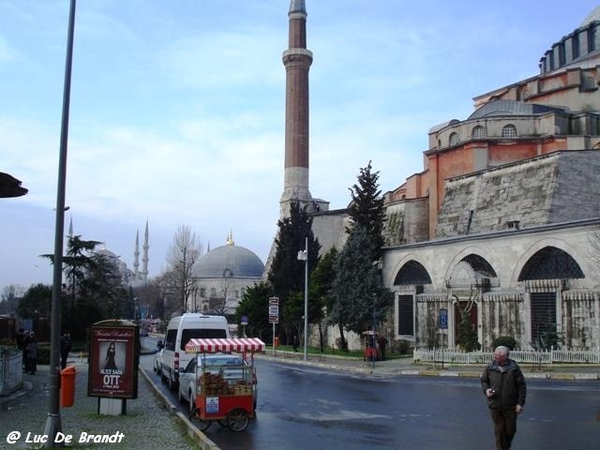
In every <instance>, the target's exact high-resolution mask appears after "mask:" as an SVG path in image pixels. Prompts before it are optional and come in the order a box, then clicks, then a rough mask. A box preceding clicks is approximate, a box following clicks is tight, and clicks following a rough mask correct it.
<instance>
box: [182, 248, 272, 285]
mask: <svg viewBox="0 0 600 450" xmlns="http://www.w3.org/2000/svg"><path fill="white" fill-rule="evenodd" d="M264 270H265V265H264V264H263V262H262V261H261V260H260V258H259V257H258V256H256V254H255V253H253V252H252V251H250V250H248V249H247V248H244V247H239V246H237V245H234V244H233V243H229V244H227V245H223V246H221V247H217V248H215V249H213V250H211V251H209V252H208V253H207V254H206V255H204V256H202V257H201V258H200V259H199V260H198V262H197V263H196V267H195V269H194V275H195V276H196V277H198V278H222V277H224V276H230V277H234V278H260V277H262V274H263V272H264Z"/></svg>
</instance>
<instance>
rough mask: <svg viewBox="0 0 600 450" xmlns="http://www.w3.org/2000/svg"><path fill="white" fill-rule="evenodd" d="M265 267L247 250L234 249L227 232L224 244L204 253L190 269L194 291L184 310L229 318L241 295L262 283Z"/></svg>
mask: <svg viewBox="0 0 600 450" xmlns="http://www.w3.org/2000/svg"><path fill="white" fill-rule="evenodd" d="M264 270H265V265H264V264H263V262H262V261H261V260H260V258H259V257H258V256H257V255H256V254H255V253H254V252H252V251H251V250H248V249H247V248H245V247H241V246H239V245H235V242H234V240H233V234H232V233H231V232H229V235H228V236H227V243H226V244H225V245H222V246H220V247H217V248H215V249H212V250H208V251H207V252H206V254H204V255H203V256H202V257H200V259H198V261H197V262H196V264H195V265H194V269H193V271H194V273H193V278H194V285H195V287H194V291H193V292H192V295H191V296H189V297H188V299H187V302H188V307H187V310H188V311H190V312H201V313H206V314H219V315H226V316H229V315H232V314H233V313H234V312H235V308H236V307H237V305H238V303H239V302H240V300H241V299H242V296H243V295H244V291H245V290H246V289H247V288H248V287H251V286H253V285H254V284H255V283H258V282H260V281H261V279H262V275H263V272H264Z"/></svg>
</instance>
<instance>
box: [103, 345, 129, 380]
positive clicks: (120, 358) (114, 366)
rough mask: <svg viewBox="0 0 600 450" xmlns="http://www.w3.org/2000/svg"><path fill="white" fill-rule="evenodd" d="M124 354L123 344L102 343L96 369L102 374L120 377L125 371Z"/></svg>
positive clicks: (124, 347) (124, 346)
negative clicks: (98, 368)
mask: <svg viewBox="0 0 600 450" xmlns="http://www.w3.org/2000/svg"><path fill="white" fill-rule="evenodd" d="M125 354H126V343H125V342H102V343H100V355H99V356H100V363H99V364H98V367H100V370H101V371H102V373H104V374H113V375H116V374H119V375H122V374H123V373H124V369H125V361H124V358H125Z"/></svg>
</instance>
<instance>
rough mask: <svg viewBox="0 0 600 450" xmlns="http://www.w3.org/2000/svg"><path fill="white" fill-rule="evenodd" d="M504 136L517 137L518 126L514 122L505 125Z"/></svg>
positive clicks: (508, 137)
mask: <svg viewBox="0 0 600 450" xmlns="http://www.w3.org/2000/svg"><path fill="white" fill-rule="evenodd" d="M502 137H503V138H505V139H514V138H516V137H517V127H515V126H514V125H512V124H509V125H504V128H502Z"/></svg>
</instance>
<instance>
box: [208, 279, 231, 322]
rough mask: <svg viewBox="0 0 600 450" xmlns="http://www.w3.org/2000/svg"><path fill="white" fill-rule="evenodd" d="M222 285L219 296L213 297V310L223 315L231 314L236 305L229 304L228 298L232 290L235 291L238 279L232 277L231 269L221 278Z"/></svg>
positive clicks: (211, 305) (214, 312)
mask: <svg viewBox="0 0 600 450" xmlns="http://www.w3.org/2000/svg"><path fill="white" fill-rule="evenodd" d="M219 284H220V287H219V293H218V296H217V297H216V298H214V299H211V304H210V307H211V312H212V313H213V314H218V315H221V316H229V315H231V314H233V312H234V310H235V307H233V308H232V307H231V305H228V304H227V298H228V297H230V296H231V293H232V292H231V291H234V290H235V288H236V287H237V283H236V281H235V280H234V279H233V278H232V277H231V273H230V271H229V270H226V271H225V273H224V274H223V277H222V278H221V280H220V283H219Z"/></svg>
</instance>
